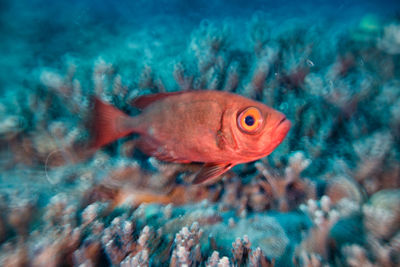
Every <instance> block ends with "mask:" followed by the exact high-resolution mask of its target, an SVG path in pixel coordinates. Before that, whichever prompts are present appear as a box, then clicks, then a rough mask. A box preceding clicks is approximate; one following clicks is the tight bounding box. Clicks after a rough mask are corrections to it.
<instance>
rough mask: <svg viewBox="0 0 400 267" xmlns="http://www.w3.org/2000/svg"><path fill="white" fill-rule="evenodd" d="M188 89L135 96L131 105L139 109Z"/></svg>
mask: <svg viewBox="0 0 400 267" xmlns="http://www.w3.org/2000/svg"><path fill="white" fill-rule="evenodd" d="M186 92H187V91H179V92H169V93H158V94H151V95H143V96H139V97H137V98H135V99H134V100H133V101H132V103H131V105H132V106H134V107H137V108H138V109H144V108H146V107H147V106H148V105H150V104H152V103H154V102H156V101H158V100H161V99H164V98H166V97H169V96H172V95H180V94H183V93H186Z"/></svg>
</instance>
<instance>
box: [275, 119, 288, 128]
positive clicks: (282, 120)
mask: <svg viewBox="0 0 400 267" xmlns="http://www.w3.org/2000/svg"><path fill="white" fill-rule="evenodd" d="M285 121H287V119H286V117H283V118H282V119H281V120H280V122H279V123H278V125H277V127H278V126H279V125H281V124H282V123H284V122H285Z"/></svg>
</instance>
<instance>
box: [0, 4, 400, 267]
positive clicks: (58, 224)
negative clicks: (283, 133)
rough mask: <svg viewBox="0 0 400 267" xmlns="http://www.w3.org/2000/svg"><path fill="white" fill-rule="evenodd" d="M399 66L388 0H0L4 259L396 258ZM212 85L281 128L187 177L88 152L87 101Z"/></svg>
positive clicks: (118, 145)
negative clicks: (218, 171) (278, 140)
mask: <svg viewBox="0 0 400 267" xmlns="http://www.w3.org/2000/svg"><path fill="white" fill-rule="evenodd" d="M399 64H400V4H399V3H397V1H322V0H321V1H301V3H299V2H298V1H286V2H285V3H281V2H279V1H261V0H260V1H259V0H256V1H239V0H233V1H224V0H218V1H200V0H196V1H182V0H172V1H167V0H165V1H126V0H124V1H118V2H117V1H109V0H102V1H89V0H84V1H74V0H73V1H47V0H31V1H24V0H21V1H7V0H6V1H1V2H0V70H1V71H0V207H1V208H0V265H2V266H24V264H25V265H27V266H78V265H80V264H86V265H84V266H118V265H120V264H121V265H122V266H148V265H150V266H232V265H233V266H270V265H273V264H275V266H311V265H313V266H314V265H315V266H317V265H318V264H322V265H328V266H363V265H366V264H368V263H369V264H375V265H376V266H397V265H398V264H399V262H400V258H399V255H400V251H399V247H398V244H399V238H400V236H399V235H400V232H399V226H398V222H399V220H400V211H399V206H400V190H399V186H400V168H399V166H400V164H399V162H400V149H399V148H400V131H399V129H400V108H399V107H400V65H399ZM209 89H213V90H220V91H229V92H232V93H236V94H240V95H243V96H245V97H248V98H251V99H253V100H257V101H260V102H262V103H264V104H266V105H268V106H270V107H272V108H274V109H276V110H279V111H280V112H282V113H284V114H285V115H286V117H287V118H288V119H289V120H290V121H291V122H292V128H291V130H290V132H289V134H288V135H287V137H286V138H285V139H284V140H283V142H282V144H280V145H279V147H278V148H277V149H275V151H273V152H272V153H271V155H269V156H268V157H265V158H262V159H259V160H257V161H255V162H250V163H246V164H239V165H237V166H235V167H234V168H233V169H232V170H230V171H229V172H227V173H225V174H224V175H223V179H221V180H220V181H216V182H215V183H213V184H210V185H201V186H196V185H193V184H192V180H193V177H194V175H195V174H196V172H197V171H198V170H199V169H200V167H201V163H193V164H175V163H168V162H164V161H162V160H157V159H156V158H154V157H151V156H149V155H146V154H144V153H143V151H142V150H141V149H139V147H138V145H137V143H136V141H137V140H138V134H131V135H129V136H126V137H124V138H120V139H118V140H117V141H116V142H113V143H112V144H109V145H107V146H105V147H103V148H101V149H98V150H96V151H94V150H91V148H90V146H89V144H90V143H91V142H92V140H93V132H92V131H91V129H93V127H92V126H90V125H91V124H92V123H93V114H94V110H93V109H94V106H93V101H92V99H93V97H94V96H96V97H97V98H99V99H101V100H102V101H104V102H107V103H109V104H110V105H113V106H114V107H116V108H118V109H120V110H122V111H123V112H125V113H126V114H129V115H132V116H134V115H137V114H139V113H140V111H139V110H137V109H136V108H134V107H133V106H132V105H131V103H132V101H133V100H134V99H136V98H137V97H139V96H141V95H147V94H151V93H159V92H174V91H181V90H209ZM165 112H166V113H168V110H166V111H165ZM171 116H173V114H172V115H171ZM216 119H218V120H219V118H216ZM216 134H217V133H216ZM199 138H201V137H199ZM50 263H53V264H54V265H50ZM218 264H219V265H218ZM229 264H231V265H229ZM269 264H270V265H269Z"/></svg>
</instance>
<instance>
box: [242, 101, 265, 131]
mask: <svg viewBox="0 0 400 267" xmlns="http://www.w3.org/2000/svg"><path fill="white" fill-rule="evenodd" d="M237 122H238V126H239V129H240V130H242V131H243V132H245V133H255V132H257V130H259V129H260V126H261V125H262V123H263V118H262V115H261V112H260V110H259V109H258V108H256V107H248V108H246V109H245V110H243V111H242V112H241V113H240V114H239V116H238V119H237Z"/></svg>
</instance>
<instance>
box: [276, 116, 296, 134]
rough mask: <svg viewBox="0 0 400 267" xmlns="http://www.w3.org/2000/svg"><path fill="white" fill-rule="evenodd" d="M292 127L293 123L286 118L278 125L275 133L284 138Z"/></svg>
mask: <svg viewBox="0 0 400 267" xmlns="http://www.w3.org/2000/svg"><path fill="white" fill-rule="evenodd" d="M291 125H292V123H291V122H290V121H289V120H288V119H287V118H286V117H283V118H282V119H281V120H280V121H279V122H278V124H277V125H276V127H275V133H277V134H279V135H282V136H283V137H284V136H286V134H287V133H288V132H289V129H290V127H291Z"/></svg>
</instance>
